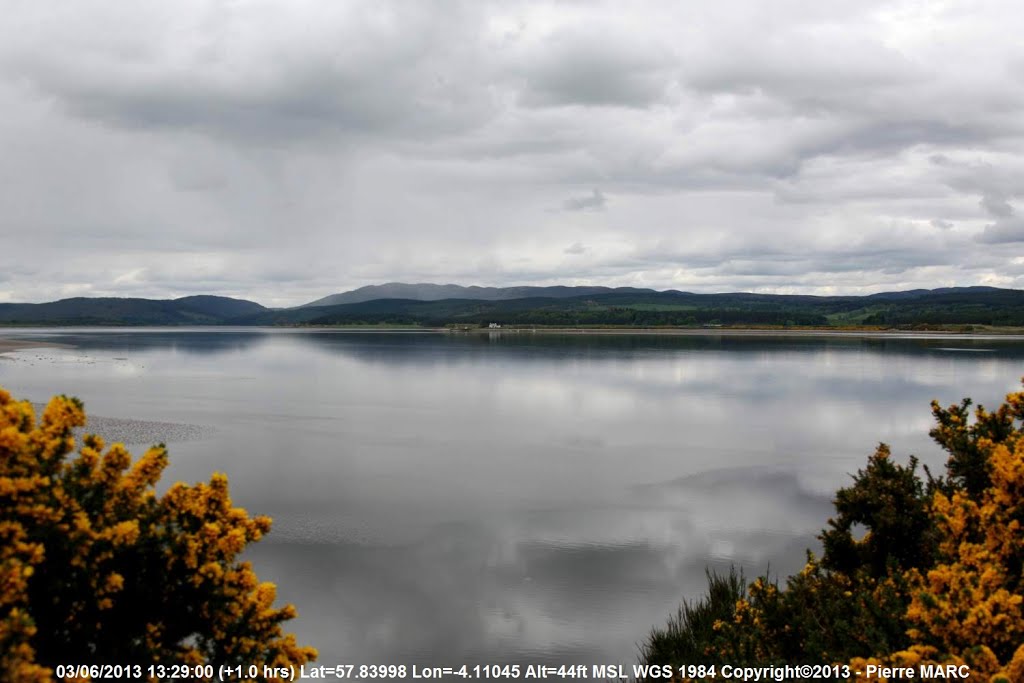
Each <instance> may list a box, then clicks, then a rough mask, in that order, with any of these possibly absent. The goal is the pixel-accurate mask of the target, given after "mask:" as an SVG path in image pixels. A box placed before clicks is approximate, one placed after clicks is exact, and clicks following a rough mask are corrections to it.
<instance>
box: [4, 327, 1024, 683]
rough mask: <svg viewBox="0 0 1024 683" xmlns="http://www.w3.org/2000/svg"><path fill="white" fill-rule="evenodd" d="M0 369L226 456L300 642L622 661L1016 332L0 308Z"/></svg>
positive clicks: (814, 512) (821, 503) (213, 456)
mask: <svg viewBox="0 0 1024 683" xmlns="http://www.w3.org/2000/svg"><path fill="white" fill-rule="evenodd" d="M2 336H4V337H6V338H18V337H30V338H33V339H42V340H48V341H54V342H60V343H63V344H69V345H72V347H73V348H61V349H53V348H35V349H24V350H21V351H17V352H13V353H9V354H4V355H0V385H2V386H4V387H6V388H7V389H8V390H10V391H11V392H12V393H14V394H15V396H17V397H19V398H29V399H31V400H33V401H37V402H43V401H45V400H46V399H47V398H48V397H49V396H50V395H52V394H55V393H67V394H70V395H75V396H78V397H80V398H81V399H83V400H84V401H85V403H86V408H87V410H88V412H89V414H90V415H95V416H97V418H103V419H97V420H96V421H95V422H94V425H93V426H94V428H96V429H98V430H99V431H101V432H107V433H110V434H112V435H113V436H115V437H116V438H121V439H125V440H128V441H130V442H132V446H133V451H141V449H142V448H143V447H144V446H145V445H147V444H148V443H149V442H152V441H158V440H166V441H168V444H169V447H170V454H171V467H170V469H169V471H168V472H167V474H166V475H165V478H164V484H163V485H164V486H166V485H167V484H168V483H169V482H170V481H174V480H184V481H197V480H203V479H208V478H209V475H210V474H211V473H212V472H213V471H222V472H226V473H227V475H228V477H229V479H230V482H231V486H232V494H233V497H234V499H235V502H236V503H238V504H240V505H243V506H245V507H247V508H248V509H249V510H250V511H251V512H254V513H261V514H269V515H271V516H273V517H274V519H275V526H274V531H273V532H272V534H271V535H270V536H269V537H268V538H267V539H265V540H264V541H263V542H261V543H259V544H258V545H257V546H254V547H253V549H252V550H251V551H250V552H249V553H248V557H249V559H251V560H253V562H254V563H255V565H256V568H257V571H258V573H259V575H260V577H261V578H263V579H265V580H271V581H274V582H276V583H277V584H278V586H279V591H278V595H279V598H280V599H281V600H283V601H287V602H291V603H294V604H295V605H296V606H297V607H298V609H299V613H300V615H299V618H298V619H296V620H295V621H293V622H291V623H290V626H289V627H290V630H291V631H293V632H295V633H296V634H297V635H298V637H299V639H300V642H304V643H308V644H312V645H315V646H316V647H317V648H319V650H320V653H321V657H320V661H321V662H322V663H325V664H334V663H356V664H359V663H385V664H407V665H411V664H420V665H435V666H460V665H461V664H463V663H466V664H470V665H473V664H494V663H497V664H506V663H553V664H562V663H566V664H575V663H584V664H588V665H589V664H591V663H615V662H619V663H623V664H630V663H632V662H633V661H635V658H636V643H637V642H639V641H640V640H642V639H643V638H644V636H645V635H646V633H647V632H648V631H649V629H650V628H651V627H652V626H654V625H660V624H663V623H664V621H665V618H666V617H667V615H668V614H669V612H671V611H672V610H673V609H674V608H675V606H676V605H677V604H678V602H679V600H680V599H681V598H684V597H689V598H693V597H697V596H698V595H700V594H701V593H702V590H703V586H704V571H705V568H707V567H711V568H716V569H727V568H728V567H729V565H730V564H736V565H739V566H742V567H744V568H745V569H746V571H747V573H748V575H751V574H756V573H758V572H762V571H764V570H766V569H769V568H770V570H771V572H772V573H773V574H774V573H782V574H783V575H784V574H786V573H790V572H792V571H795V570H797V569H799V567H800V566H802V564H803V559H804V555H803V550H804V549H805V548H807V547H816V541H815V539H814V536H815V534H816V533H817V532H818V531H819V530H820V529H821V528H822V527H823V526H824V524H825V521H826V519H827V517H828V516H829V514H830V511H831V507H830V503H829V501H830V497H831V494H832V492H833V491H834V490H835V489H836V488H837V487H838V486H842V485H844V484H846V483H847V482H848V481H849V476H848V475H849V473H851V472H853V471H855V470H856V469H858V468H859V467H861V466H862V465H863V464H864V462H865V459H866V457H867V456H868V455H869V454H870V453H871V452H872V451H873V450H874V448H875V446H876V445H877V444H878V442H879V441H885V442H887V443H889V444H890V445H891V446H892V447H893V453H894V455H895V456H896V457H897V458H899V459H901V460H902V459H904V458H905V457H906V456H907V455H909V454H910V453H916V454H918V455H919V456H921V458H922V460H923V461H924V462H925V463H929V464H931V465H932V466H933V467H937V466H940V465H941V463H942V462H943V461H944V456H943V454H942V453H941V452H940V451H939V450H938V448H937V447H936V446H934V445H933V444H932V443H931V442H930V440H929V439H928V436H927V432H928V429H929V427H930V426H931V416H930V412H929V407H928V404H929V401H930V400H931V399H933V398H937V399H939V400H940V401H941V402H942V403H943V404H949V403H952V402H955V401H958V400H959V399H960V398H961V397H963V396H972V397H974V398H975V399H977V400H980V401H981V402H983V403H986V404H988V405H995V404H998V403H999V402H1000V401H1001V400H1002V398H1003V396H1004V395H1005V394H1006V393H1007V392H1008V391H1011V390H1014V389H1015V388H1016V387H1017V386H1018V378H1019V377H1020V375H1021V374H1022V368H1024V362H1022V361H1024V341H1022V340H1020V339H999V338H996V339H993V338H986V339H978V338H973V339H972V338H956V337H945V338H928V339H921V338H893V337H885V338H863V337H829V338H820V337H780V338H767V337H743V336H740V337H736V336H722V335H711V336H695V337H665V336H597V335H587V336H531V335H520V336H516V335H508V334H499V335H482V336H475V335H473V336H447V335H437V334H415V333H353V332H349V333H339V332H325V331H316V332H314V331H297V330H262V329H256V330H254V329H217V330H209V329H206V330H180V329H173V330H124V329H121V330H88V331H75V330H63V331H62V330H5V331H3V333H2Z"/></svg>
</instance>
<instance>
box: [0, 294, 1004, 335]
mask: <svg viewBox="0 0 1024 683" xmlns="http://www.w3.org/2000/svg"><path fill="white" fill-rule="evenodd" d="M380 287H381V288H379V289H373V288H367V287H364V288H361V289H360V290H354V291H353V292H346V293H345V294H344V295H353V297H354V298H360V297H362V296H365V295H368V294H372V293H377V294H379V293H382V292H385V293H386V292H398V291H407V292H412V293H416V294H417V295H418V296H421V297H424V296H427V297H431V296H438V295H441V294H444V293H448V292H456V293H466V292H468V293H470V294H473V295H474V296H468V295H467V296H460V297H455V298H452V297H449V298H440V299H422V298H414V297H386V298H378V299H369V300H360V301H353V302H349V303H341V304H334V305H321V306H311V305H305V306H299V307H296V308H290V309H269V308H265V307H263V306H261V305H260V304H258V303H255V302H252V301H245V300H241V299H231V298H227V297H218V296H190V297H184V298H181V299H171V300H161V299H118V298H98V299H88V298H74V299H62V300H61V301H54V302H51V303H45V304H0V324H9V325H381V324H389V325H419V326H424V327H443V326H445V325H470V326H473V325H484V326H486V325H487V324H488V323H491V322H495V323H500V324H503V325H530V326H545V325H547V326H580V325H592V326H623V327H654V326H706V325H723V326H730V325H736V326H743V325H773V326H787V327H788V326H818V327H859V326H870V327H885V328H899V329H913V328H921V327H924V326H943V327H948V326H964V325H986V326H988V325H991V326H1015V327H1022V326H1024V291H1020V290H1013V289H997V288H994V287H954V288H943V289H934V290H926V289H919V290H911V291H905V292H883V293H880V294H872V295H868V296H803V295H779V294H750V293H744V292H732V293H724V294H693V293H690V292H679V291H675V290H669V291H665V292H657V291H654V290H647V289H633V288H617V289H613V288H609V287H512V288H488V287H460V286H458V285H429V286H427V285H403V284H401V283H392V284H391V285H381V286H380ZM409 288H411V289H409ZM449 288H452V289H449ZM524 294H526V296H523V295H524ZM344 295H339V296H344ZM484 296H489V297H501V298H490V299H488V298H481V297H484ZM327 298H330V297H327ZM320 301H323V299H321V300H320Z"/></svg>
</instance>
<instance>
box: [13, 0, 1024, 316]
mask: <svg viewBox="0 0 1024 683" xmlns="http://www.w3.org/2000/svg"><path fill="white" fill-rule="evenodd" d="M0 7H2V10H3V14H4V19H3V21H0V111H2V112H3V114H2V116H0V151H2V154H0V302H4V301H25V302H41V301H50V300H54V299H59V298H66V297H72V296H141V297H153V298H171V297H177V296H187V295H190V294H199V293H204V294H219V295H225V296H237V297H243V298H248V299H252V300H255V301H258V302H260V303H263V304H264V305H269V306H288V305H297V304H301V303H305V302H307V301H310V300H313V299H316V298H320V297H322V296H326V295H328V294H331V293H335V292H339V291H345V290H348V289H352V288H355V287H359V286H363V285H368V284H380V283H384V282H390V281H403V282H436V283H457V284H464V285H471V284H475V285H490V286H512V285H550V284H567V285H607V286H633V287H652V288H655V289H679V290H684V291H692V292H728V291H752V292H765V293H782V294H788V293H799V294H837V293H838V294H859V293H871V292H877V291H889V290H899V289H911V288H918V287H924V288H933V287H944V286H967V285H990V286H998V287H1012V288H1024V201H1022V200H1024V41H1022V40H1021V35H1024V5H1021V4H1020V3H1019V2H1014V1H1007V2H986V1H983V0H980V1H978V2H938V1H936V2H919V1H915V2H875V1H873V0H857V1H856V2H849V1H848V0H842V1H834V0H816V1H815V2H807V1H806V0H799V1H793V0H773V1H772V2H763V1H761V0H754V1H745V0H715V1H714V2H711V1H707V2H685V3H680V2H670V1H668V0H665V1H663V2H642V1H638V2H628V3H623V2H608V3H600V2H574V1H571V0H567V1H563V2H516V1H515V0H502V1H500V2H488V1H487V0H470V1H467V2H454V1H452V2H445V1H438V2H428V1H426V0H424V1H422V2H419V1H418V2H408V1H406V0H402V1H399V2H386V1H384V0H373V1H371V2H358V1H352V2H343V1H335V0H320V1H315V0H287V1H285V0H279V1H277V2H266V1H263V0H223V1H217V0H202V1H195V0H178V1H176V2H166V1H165V0H160V1H159V2H157V1H151V0H131V1H130V2H129V1H128V0H104V1H103V2H93V1H92V0H76V2H73V3H49V2H47V3H44V2H37V1H36V0H4V1H3V3H2V5H0Z"/></svg>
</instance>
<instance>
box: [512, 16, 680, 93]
mask: <svg viewBox="0 0 1024 683" xmlns="http://www.w3.org/2000/svg"><path fill="white" fill-rule="evenodd" d="M629 38H630V37H628V36H624V35H622V34H621V33H612V34H606V33H605V32H604V31H601V32H598V33H596V34H595V33H590V32H587V31H586V29H585V28H584V29H576V30H574V31H571V32H562V33H559V34H556V35H554V36H550V37H548V38H547V40H546V41H545V42H544V44H543V46H542V48H541V49H539V50H538V51H537V52H538V56H537V57H535V58H532V59H530V58H528V60H527V64H526V66H525V67H517V69H516V70H517V71H518V72H519V73H520V75H521V77H522V78H523V79H524V81H525V84H524V87H523V88H522V89H521V90H520V91H519V101H520V102H521V103H522V104H523V105H524V106H527V107H554V106H564V105H582V106H619V107H638V108H645V107H649V106H650V105H652V104H654V103H656V102H658V101H659V100H661V99H662V97H663V96H664V94H665V91H666V89H667V88H668V86H669V84H670V82H671V71H670V70H669V67H670V66H671V64H670V62H669V60H668V55H667V54H666V53H665V51H663V50H658V49H656V48H654V47H652V46H651V45H641V44H637V43H635V42H634V43H632V44H630V42H627V40H628V39H629Z"/></svg>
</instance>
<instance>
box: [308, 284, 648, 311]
mask: <svg viewBox="0 0 1024 683" xmlns="http://www.w3.org/2000/svg"><path fill="white" fill-rule="evenodd" d="M612 292H618V293H633V294H638V293H653V292H655V290H653V289H636V288H634V287H616V288H612V287H565V286H555V287H476V286H471V287H463V286H462V285H435V284H430V283H418V284H406V283H404V282H388V283H387V284H383V285H367V286H366V287H360V288H359V289H353V290H352V291H349V292H342V293H340V294H331V295H330V296H325V297H323V298H322V299H317V300H316V301H311V302H309V303H308V304H303V305H302V306H300V308H305V307H307V306H337V305H339V304H358V303H362V302H363V301H375V300H377V299H410V300H413V301H440V300H441V299H474V300H480V301H504V300H507V299H528V298H538V297H539V298H550V299H567V298H570V297H574V296H585V295H591V294H608V293H612Z"/></svg>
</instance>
